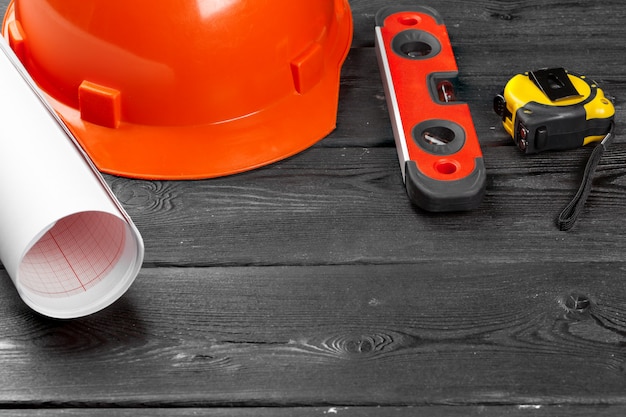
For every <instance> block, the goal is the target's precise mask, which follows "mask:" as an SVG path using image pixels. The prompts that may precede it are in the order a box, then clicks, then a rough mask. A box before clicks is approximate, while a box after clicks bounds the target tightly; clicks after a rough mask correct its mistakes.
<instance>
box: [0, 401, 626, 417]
mask: <svg viewBox="0 0 626 417" xmlns="http://www.w3.org/2000/svg"><path fill="white" fill-rule="evenodd" d="M625 413H626V407H623V406H597V407H564V406H541V405H533V404H523V405H519V406H516V407H499V406H489V407H481V406H479V407H471V406H470V407H458V406H455V407H452V406H425V407H323V408H322V407H320V408H314V407H311V408H302V407H300V408H262V407H256V408H182V409H180V408H179V409H172V408H166V409H163V408H161V409H156V408H149V409H119V408H109V409H96V410H94V409H62V410H55V409H45V410H12V411H9V412H4V413H3V416H5V417H38V416H45V417H57V416H63V417H73V416H80V417H99V416H103V417H111V416H118V417H126V416H132V417H144V416H147V417H160V416H168V417H169V416H171V417H187V416H208V417H274V416H276V417H283V416H290V417H291V416H301V417H309V416H315V417H319V416H322V417H323V416H328V417H333V416H341V417H355V416H358V417H373V416H377V417H379V416H380V417H387V416H388V417H475V416H480V417H544V416H545V417H588V416H594V417H622V416H623V415H624V414H625Z"/></svg>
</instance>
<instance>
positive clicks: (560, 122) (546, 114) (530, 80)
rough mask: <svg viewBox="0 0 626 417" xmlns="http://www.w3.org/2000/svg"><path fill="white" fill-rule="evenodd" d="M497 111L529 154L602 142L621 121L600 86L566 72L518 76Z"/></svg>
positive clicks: (497, 103) (497, 100)
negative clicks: (616, 123) (615, 119)
mask: <svg viewBox="0 0 626 417" xmlns="http://www.w3.org/2000/svg"><path fill="white" fill-rule="evenodd" d="M494 110H495V112H496V113H497V114H498V115H499V116H500V117H502V124H503V126H504V129H505V130H506V131H507V132H508V133H509V135H511V137H512V138H513V140H514V141H515V144H516V145H517V146H518V147H519V148H520V149H521V150H522V151H523V152H524V153H527V154H531V153H537V152H541V151H547V150H566V149H573V148H577V147H580V146H584V145H587V144H589V143H592V142H598V141H601V140H603V139H604V137H605V136H606V135H607V133H609V131H610V129H611V126H612V123H613V117H614V115H615V108H614V107H613V103H611V101H610V100H609V99H607V98H606V97H605V95H604V92H603V91H602V90H601V89H600V88H599V87H598V84H597V83H596V82H594V81H592V80H590V79H588V78H587V77H585V76H584V75H576V74H571V73H569V72H568V71H566V70H565V69H563V68H548V69H541V70H538V71H531V72H526V73H524V74H517V75H516V76H514V77H513V78H511V80H510V81H509V82H508V83H507V84H506V86H505V87H504V92H503V93H502V94H500V95H498V96H496V97H495V99H494Z"/></svg>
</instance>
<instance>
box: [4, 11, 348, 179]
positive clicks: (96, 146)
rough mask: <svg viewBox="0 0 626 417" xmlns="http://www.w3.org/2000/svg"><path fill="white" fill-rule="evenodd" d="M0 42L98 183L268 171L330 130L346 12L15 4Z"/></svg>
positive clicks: (342, 56)
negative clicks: (110, 177)
mask: <svg viewBox="0 0 626 417" xmlns="http://www.w3.org/2000/svg"><path fill="white" fill-rule="evenodd" d="M2 33H3V35H4V36H5V38H6V39H8V41H9V44H10V45H11V47H12V48H13V50H14V51H15V52H16V54H17V56H18V57H19V59H20V60H21V61H22V63H23V64H24V66H25V67H26V69H27V70H28V72H29V73H30V75H31V76H32V77H33V79H34V80H35V82H36V83H37V84H38V85H39V87H40V88H41V89H42V90H43V92H44V94H45V96H46V99H48V101H49V102H50V104H51V105H52V107H53V108H54V109H55V110H56V111H57V113H58V114H59V115H60V116H61V118H62V119H63V120H64V122H65V123H66V124H67V125H68V127H69V128H70V130H71V131H72V132H73V133H74V135H75V136H76V137H77V139H78V141H79V142H80V144H81V145H82V146H83V148H84V149H85V151H86V152H87V154H88V155H89V156H90V157H91V158H92V159H93V161H94V163H95V164H96V166H97V167H98V168H99V169H100V170H101V171H103V172H107V173H111V174H116V175H122V176H130V177H136V178H147V179H194V178H209V177H216V176H221V175H227V174H233V173H237V172H241V171H245V170H249V169H253V168H256V167H259V166H262V165H266V164H269V163H272V162H274V161H277V160H280V159H282V158H286V157H288V156H291V155H293V154H295V153H297V152H299V151H302V150H304V149H305V148H307V147H309V146H311V145H312V144H314V143H315V142H317V141H318V140H320V139H322V138H323V137H324V136H326V135H327V134H328V133H330V132H331V131H332V130H333V129H334V127H335V123H336V117H337V102H338V92H339V72H340V69H341V66H342V64H343V62H344V59H345V57H346V55H347V53H348V50H349V48H350V44H351V40H352V16H351V13H350V9H349V5H348V1H347V0H314V1H295V0H159V1H154V0H130V1H129V0H12V2H11V4H10V5H9V8H8V10H7V13H6V15H5V17H4V23H3V27H2Z"/></svg>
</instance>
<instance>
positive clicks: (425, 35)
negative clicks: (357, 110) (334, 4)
mask: <svg viewBox="0 0 626 417" xmlns="http://www.w3.org/2000/svg"><path fill="white" fill-rule="evenodd" d="M376 51H377V54H378V62H379V67H380V70H381V76H382V79H383V84H384V87H385V95H386V99H387V104H388V107H389V114H390V117H391V123H392V127H393V132H394V138H395V141H396V147H397V151H398V159H399V161H400V169H401V171H402V178H403V180H404V183H405V185H406V189H407V194H408V195H409V198H410V199H411V201H413V202H414V203H415V204H416V205H417V206H419V207H421V208H423V209H425V210H428V211H433V212H444V211H461V210H470V209H474V208H476V207H478V206H479V205H480V203H481V201H482V198H483V195H484V193H485V184H486V173H485V166H484V162H483V158H482V151H481V149H480V144H479V142H478V137H477V135H476V131H475V128H474V123H473V121H472V116H471V114H470V110H469V106H468V105H467V103H464V102H461V101H458V100H457V97H456V92H455V85H456V84H457V81H458V69H457V64H456V60H455V58H454V53H453V51H452V46H451V45H450V40H449V37H448V32H447V29H446V26H445V24H444V22H443V19H442V17H441V15H440V14H439V13H438V12H437V11H436V10H434V9H432V8H430V7H426V6H416V7H411V8H406V7H396V6H389V7H384V8H382V9H380V10H379V11H378V13H377V15H376Z"/></svg>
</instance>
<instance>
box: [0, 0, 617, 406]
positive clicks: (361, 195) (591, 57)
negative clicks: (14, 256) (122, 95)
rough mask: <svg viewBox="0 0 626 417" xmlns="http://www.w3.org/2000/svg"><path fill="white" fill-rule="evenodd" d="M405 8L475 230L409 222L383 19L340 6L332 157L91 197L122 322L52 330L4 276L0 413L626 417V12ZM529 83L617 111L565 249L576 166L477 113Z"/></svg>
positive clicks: (422, 218)
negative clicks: (480, 195)
mask: <svg viewBox="0 0 626 417" xmlns="http://www.w3.org/2000/svg"><path fill="white" fill-rule="evenodd" d="M7 3H8V1H7V0H0V10H2V11H4V9H5V8H6V5H7ZM403 3H404V4H426V5H431V6H433V7H435V8H436V9H437V10H438V11H439V12H440V13H441V14H442V15H443V17H444V19H445V21H446V24H447V26H448V31H449V33H450V37H451V39H452V43H453V48H454V50H455V55H456V57H457V62H458V65H459V69H460V88H459V91H458V95H459V97H460V98H461V99H463V100H464V101H467V102H468V103H469V105H470V108H471V111H472V114H473V117H474V122H475V125H476V129H477V133H478V136H479V138H480V141H481V145H482V148H483V152H484V157H485V163H486V167H487V172H488V176H489V178H488V187H487V194H486V196H485V199H484V201H483V204H482V205H481V206H480V208H479V209H477V210H475V211H472V212H469V213H454V214H445V215H438V214H428V213H425V212H423V211H421V210H419V209H416V208H415V207H413V206H411V204H410V203H409V202H408V199H407V197H406V194H405V191H404V187H403V184H402V180H401V177H400V170H399V167H398V162H397V156H396V150H395V145H394V142H393V137H392V131H391V127H390V122H389V116H388V112H387V106H386V103H385V99H384V94H383V87H382V83H381V81H380V75H379V70H378V66H377V63H376V58H375V53H374V49H373V45H374V32H373V27H374V16H375V14H376V11H377V10H378V9H379V8H380V7H382V6H384V5H388V4H390V2H389V1H385V0H351V1H350V4H351V7H352V11H353V16H354V25H355V31H354V41H353V47H352V50H351V51H350V54H349V56H348V58H347V60H346V63H345V65H344V67H343V70H342V78H341V93H340V104H339V112H338V120H337V129H336V130H335V131H334V132H333V133H332V134H331V135H329V136H328V137H327V138H325V139H323V140H321V141H320V142H319V143H318V144H316V145H315V146H313V147H312V148H311V149H309V150H307V151H305V152H302V153H300V154H298V155H296V156H294V157H292V158H289V159H287V160H285V161H281V162H278V163H276V164H273V165H271V166H268V167H265V168H262V169H258V170H255V171H252V172H248V173H243V174H240V175H236V176H232V177H226V178H220V179H213V180H207V181H181V182H170V181H137V180H129V179H124V178H117V177H112V176H106V180H107V181H108V183H109V184H110V185H111V187H112V189H113V191H114V192H115V194H116V195H117V196H118V197H119V199H120V201H121V202H122V203H123V205H124V206H125V207H126V208H127V210H128V212H129V214H130V215H131V217H132V218H133V220H134V221H135V222H136V224H137V226H138V227H139V229H140V230H141V232H142V234H143V236H144V240H145V244H146V262H145V264H144V268H143V269H142V271H141V272H140V274H139V276H138V278H137V280H136V282H135V283H134V285H133V286H132V287H131V289H130V290H129V291H128V293H127V294H126V295H125V296H124V297H122V299H121V300H120V301H118V302H116V303H115V304H114V305H112V306H111V307H110V308H107V309H106V310H104V311H102V312H100V313H98V314H94V315H92V316H89V317H86V318H82V319H78V320H72V321H56V320H49V319H46V318H44V317H41V316H39V315H37V314H35V313H33V312H32V311H31V310H30V309H28V307H26V306H25V305H24V304H23V303H22V302H21V301H20V299H19V297H18V295H17V293H16V291H15V288H14V286H13V285H12V283H11V281H10V279H9V277H8V276H7V275H6V273H5V272H4V271H2V272H0V276H1V277H0V410H1V411H0V413H1V414H3V415H5V412H6V415H15V416H31V415H35V416H37V415H53V416H54V415H67V416H73V415H81V416H82V415H85V416H90V415H93V416H95V415H121V416H124V415H131V414H132V415H133V416H142V415H156V416H159V415H173V416H189V415H215V416H250V415H254V416H269V415H277V416H282V415H302V416H309V415H310V416H313V415H335V414H337V415H346V416H353V415H355V416H356V415H358V416H374V415H383V416H408V415H411V416H413V415H417V416H422V415H423V416H434V417H439V416H442V417H443V416H446V417H448V416H487V417H490V416H512V417H518V416H573V417H578V416H583V415H585V416H586V415H594V416H600V417H603V416H622V415H624V413H625V412H626V410H625V408H624V407H625V406H626V395H625V393H626V378H625V377H624V376H625V372H626V350H625V348H624V346H625V343H626V286H624V283H623V277H624V272H625V271H626V259H625V258H624V254H623V253H624V248H626V228H625V227H624V218H626V176H625V175H624V174H625V169H626V168H625V166H626V164H625V163H624V161H625V160H626V140H625V139H624V134H623V132H624V130H623V127H622V125H621V122H620V121H621V120H624V118H625V116H626V115H625V114H624V102H625V100H624V97H626V72H624V68H626V65H625V64H626V59H625V58H624V54H623V51H624V48H625V47H626V41H625V39H626V26H624V25H623V21H624V19H626V3H624V2H622V1H617V0H608V1H604V2H580V1H573V0H565V1H561V0H559V1H556V0H548V1H543V2H535V1H523V0H515V1H506V2H505V1H498V0H480V1H474V2H467V1H460V0H457V1H451V0H449V1H445V0H444V1H421V2H415V1H406V2H403ZM546 66H564V67H567V68H569V69H571V70H575V71H577V72H580V73H583V74H587V75H589V76H590V77H592V78H594V79H596V80H597V81H598V82H599V83H600V84H601V85H602V87H604V89H605V90H606V91H607V92H608V93H609V95H610V96H612V97H613V99H614V102H615V105H616V110H617V115H616V118H617V120H618V125H617V126H618V127H617V137H616V141H615V143H614V145H612V146H611V148H610V151H609V152H608V153H606V154H605V156H604V157H603V159H602V161H601V163H600V166H599V168H598V172H597V175H596V179H595V181H594V187H593V190H592V193H591V195H590V198H589V201H588V203H587V206H586V209H585V211H584V213H583V215H582V218H581V219H580V221H579V222H578V223H577V225H576V226H575V228H574V229H573V230H572V231H571V232H568V233H563V232H559V231H558V230H557V229H556V227H555V224H554V220H555V218H556V215H557V214H558V212H559V211H560V210H561V209H562V208H563V206H564V205H565V204H566V203H567V202H568V201H569V199H570V198H571V197H572V195H573V193H574V192H575V190H576V188H577V186H578V183H579V181H580V175H581V171H582V167H583V166H584V164H585V162H586V159H587V158H588V156H589V154H590V151H591V150H590V149H589V148H583V149H578V150H574V151H569V152H563V153H549V154H541V155H536V156H531V157H526V156H523V155H520V154H519V152H518V151H517V149H516V148H514V147H513V146H512V144H511V140H510V138H508V137H507V136H506V134H505V133H504V131H503V129H502V128H501V126H500V123H499V120H498V117H497V116H496V115H495V114H494V113H493V110H492V108H491V100H492V98H493V96H494V94H496V93H498V92H499V91H500V90H501V89H502V87H503V86H504V84H505V83H506V81H507V80H508V79H509V78H510V77H511V76H512V75H514V74H515V73H517V72H521V71H527V70H529V69H535V68H540V67H546Z"/></svg>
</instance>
